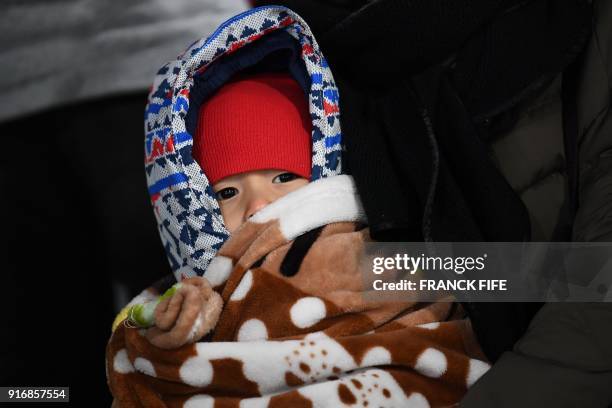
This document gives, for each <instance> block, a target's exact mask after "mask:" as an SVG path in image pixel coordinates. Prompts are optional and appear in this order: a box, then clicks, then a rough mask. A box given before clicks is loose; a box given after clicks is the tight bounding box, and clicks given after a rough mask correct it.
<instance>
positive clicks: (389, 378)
mask: <svg viewBox="0 0 612 408" xmlns="http://www.w3.org/2000/svg"><path fill="white" fill-rule="evenodd" d="M365 222H366V220H365V216H364V215H363V209H362V207H361V204H360V202H359V200H358V198H357V196H356V192H355V187H354V184H353V181H352V179H351V177H350V176H334V177H329V178H326V179H321V180H317V181H315V182H312V183H310V184H309V185H307V186H305V187H303V188H301V189H299V190H296V191H294V192H292V193H289V194H288V195H286V196H285V197H283V198H281V199H279V200H277V201H275V202H274V203H272V204H270V205H269V206H267V207H266V208H264V209H263V210H262V211H260V212H259V213H257V214H256V215H255V216H253V217H252V218H251V219H250V220H249V221H248V222H247V223H245V224H244V225H243V226H242V227H241V228H240V229H239V230H238V231H236V232H235V234H234V235H233V236H232V237H231V238H230V239H229V240H228V241H227V242H226V243H225V244H224V246H223V247H222V248H221V249H220V251H219V253H218V254H217V256H216V257H215V258H213V260H212V262H211V263H210V265H209V267H208V268H207V270H206V272H205V274H204V278H206V279H207V280H208V281H209V282H210V284H211V286H212V288H213V290H214V291H215V292H217V293H219V294H220V295H221V297H222V299H223V304H224V306H223V310H222V311H221V314H220V316H219V318H218V323H217V325H216V327H215V328H214V330H213V331H212V333H211V334H210V335H208V336H206V337H205V338H204V339H201V340H200V341H198V342H196V343H193V344H187V345H185V346H183V347H180V348H177V349H174V350H163V349H160V348H158V347H156V346H154V345H153V344H151V342H150V341H149V339H148V336H147V330H152V329H146V330H145V329H138V328H133V327H128V326H126V325H124V324H121V325H119V327H118V328H117V330H116V331H115V332H114V333H113V335H112V337H111V340H110V341H109V344H108V348H107V372H108V380H109V385H110V388H111V391H112V393H113V395H114V397H115V402H116V405H118V406H121V407H141V406H146V407H213V406H214V407H342V406H361V407H368V406H369V407H378V406H385V407H429V406H432V407H435V406H438V407H441V406H452V405H454V404H456V403H458V401H459V400H460V398H461V397H462V395H463V394H464V393H465V391H466V390H467V388H468V387H469V386H470V385H471V384H473V383H474V382H475V381H476V380H477V379H478V378H479V377H480V376H481V375H482V374H484V372H485V371H486V370H487V369H488V367H489V365H488V364H487V363H486V362H485V361H483V360H484V358H483V357H482V354H481V353H480V351H479V349H478V346H477V344H476V342H475V341H474V338H473V336H472V332H471V328H470V324H469V321H468V320H466V319H464V314H463V311H462V309H461V307H460V306H459V305H458V304H456V303H453V302H440V303H434V304H418V303H414V302H399V301H395V302H388V301H387V302H385V301H369V300H368V301H366V300H365V298H364V296H363V294H364V292H365V291H366V290H367V286H366V283H365V282H366V280H364V279H363V276H362V271H361V269H360V262H361V256H362V252H363V248H364V244H365V243H367V242H368V241H369V234H368V229H367V228H365V227H364V225H365V224H364V223H365ZM200 323H201V322H200Z"/></svg>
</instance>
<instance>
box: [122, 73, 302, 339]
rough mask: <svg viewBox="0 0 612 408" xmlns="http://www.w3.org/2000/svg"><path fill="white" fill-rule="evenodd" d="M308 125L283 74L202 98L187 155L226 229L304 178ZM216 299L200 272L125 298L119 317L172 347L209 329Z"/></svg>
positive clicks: (237, 81) (296, 91) (250, 79)
mask: <svg viewBox="0 0 612 408" xmlns="http://www.w3.org/2000/svg"><path fill="white" fill-rule="evenodd" d="M311 131H312V124H311V121H310V119H309V112H308V104H307V100H306V97H305V95H304V91H303V90H302V89H301V88H300V86H299V84H298V83H297V82H296V81H295V80H294V79H293V78H292V77H291V76H290V75H289V74H287V73H263V74H254V75H248V76H238V78H234V79H232V80H231V81H229V82H228V83H226V84H224V85H223V86H222V87H221V88H220V89H219V90H218V91H217V92H216V93H215V94H214V95H213V96H211V97H210V98H209V99H207V100H206V101H205V102H204V103H203V104H202V106H201V108H200V110H199V115H198V125H197V128H196V132H195V134H194V142H193V149H192V156H193V158H194V160H195V161H196V162H197V163H198V164H199V165H200V167H201V168H202V171H203V172H204V173H205V174H206V177H207V178H208V181H209V183H210V184H211V185H212V188H213V191H214V193H215V197H216V200H217V202H218V204H219V207H220V210H221V214H222V216H223V220H224V223H225V227H226V228H227V230H228V232H229V233H230V234H232V233H234V232H235V231H236V230H238V228H239V227H240V226H241V225H242V224H244V222H246V221H247V220H248V219H249V218H250V217H252V216H253V215H254V214H255V213H257V212H258V211H259V210H261V209H262V208H264V207H265V206H267V205H268V204H270V203H272V202H274V201H276V200H277V199H279V198H281V197H283V196H285V195H286V194H288V193H290V192H292V191H294V190H296V189H298V188H300V187H302V186H304V185H306V184H308V183H309V179H310V173H311V150H312V149H311V142H310V139H311ZM222 304H223V302H222V301H221V298H220V296H219V295H218V294H217V293H216V292H214V291H213V290H212V288H211V286H210V284H209V283H208V281H207V280H206V279H204V278H200V277H192V278H189V279H186V280H183V281H182V282H180V283H179V284H177V285H175V286H173V287H172V288H171V289H170V290H169V291H168V292H167V293H166V294H165V295H164V296H162V297H161V298H160V299H159V300H158V301H156V302H148V303H147V304H145V305H140V304H138V305H136V306H135V307H134V306H133V305H131V306H130V307H131V310H130V309H129V308H127V309H125V312H124V313H122V314H121V315H120V318H124V317H127V316H128V315H129V316H130V317H131V322H132V324H136V325H139V326H143V327H148V326H152V327H151V328H149V329H148V330H147V337H148V338H149V340H150V341H151V343H153V344H154V345H156V346H157V347H161V348H166V349H174V348H178V347H180V346H182V345H184V344H186V343H188V342H195V341H197V340H199V339H200V338H201V337H202V336H203V335H205V334H206V333H208V332H209V331H210V330H211V329H212V328H213V327H214V326H215V325H216V323H217V320H218V317H219V314H220V312H221V308H222ZM143 306H146V307H145V308H144V309H143ZM154 306H155V308H154V309H153V307H154ZM197 319H200V320H199V323H198V325H197V327H196V326H194V323H195V322H196V320H197Z"/></svg>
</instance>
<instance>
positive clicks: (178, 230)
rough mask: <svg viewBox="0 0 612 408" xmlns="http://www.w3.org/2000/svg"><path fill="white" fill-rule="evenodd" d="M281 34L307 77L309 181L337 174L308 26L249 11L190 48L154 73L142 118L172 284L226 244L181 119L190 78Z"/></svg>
mask: <svg viewBox="0 0 612 408" xmlns="http://www.w3.org/2000/svg"><path fill="white" fill-rule="evenodd" d="M276 30H286V31H287V32H288V33H289V34H290V35H291V36H292V37H293V38H295V39H296V41H298V42H299V44H300V45H301V50H302V51H301V58H302V60H303V61H304V63H305V67H306V70H307V72H308V75H309V76H310V82H311V86H310V90H309V95H308V100H309V109H310V114H311V117H312V124H313V130H312V180H316V179H319V178H321V177H327V176H333V175H337V174H340V171H341V167H340V166H341V163H340V156H341V144H340V143H341V134H340V122H339V112H338V90H337V88H336V85H335V83H334V80H333V77H332V74H331V72H330V70H329V67H328V65H327V63H326V61H325V59H324V58H323V55H322V54H321V52H320V51H319V47H318V45H317V42H316V41H315V39H314V38H313V36H312V33H311V32H310V29H309V28H308V25H307V24H306V23H305V22H304V21H303V20H302V18H300V17H299V16H298V15H297V14H295V13H294V12H292V11H291V10H289V9H287V8H285V7H280V6H265V7H259V8H255V9H252V10H249V11H247V12H245V13H242V14H240V15H238V16H235V17H233V18H231V19H230V20H228V21H226V22H225V23H223V24H222V25H221V26H220V27H219V28H217V30H216V31H215V32H214V33H213V34H212V35H211V36H209V37H208V38H204V39H201V40H199V41H196V42H195V43H194V44H192V45H191V46H190V47H189V48H188V49H187V50H186V51H185V52H184V53H183V54H182V55H180V56H179V57H178V58H177V59H176V60H174V61H171V62H169V63H167V64H166V65H164V66H163V67H162V68H161V69H160V70H159V71H158V73H157V76H156V77H155V81H154V84H153V87H152V91H151V93H150V94H149V101H148V104H147V108H146V112H145V134H146V135H145V169H146V175H147V184H148V188H149V193H150V195H151V201H152V203H153V208H154V211H155V217H156V220H157V223H158V227H159V233H160V235H161V239H162V242H163V245H164V248H165V250H166V254H167V256H168V259H169V261H170V265H171V267H172V270H173V271H174V274H175V276H176V278H177V280H179V281H180V280H181V278H183V277H186V276H190V275H193V274H194V273H195V274H198V275H202V274H203V273H204V271H205V270H206V267H207V266H208V264H209V263H210V261H211V259H212V258H213V256H214V255H215V254H216V252H217V251H218V250H219V248H220V247H221V245H222V244H223V243H224V242H225V240H226V239H227V238H228V236H229V234H228V232H227V230H226V228H225V226H224V224H223V218H222V216H221V212H220V210H219V204H218V203H217V200H216V199H215V195H214V193H213V190H212V187H211V185H210V184H209V182H208V179H207V178H206V176H205V174H204V173H203V172H202V169H201V168H200V166H199V165H198V163H197V162H195V161H194V160H193V158H192V156H191V148H192V145H193V139H192V136H191V135H190V134H189V133H188V132H187V130H186V125H185V117H186V115H187V111H188V108H189V94H190V91H191V88H192V86H193V84H194V76H197V75H198V74H201V73H202V72H203V71H204V70H206V67H207V66H208V65H209V64H211V63H213V62H214V61H215V60H216V59H217V58H219V57H220V56H223V55H227V54H230V53H233V52H234V51H236V50H237V49H239V48H241V47H243V46H245V45H247V44H249V43H251V42H253V41H256V40H258V39H260V38H261V37H263V36H265V35H266V34H268V33H270V32H273V31H276Z"/></svg>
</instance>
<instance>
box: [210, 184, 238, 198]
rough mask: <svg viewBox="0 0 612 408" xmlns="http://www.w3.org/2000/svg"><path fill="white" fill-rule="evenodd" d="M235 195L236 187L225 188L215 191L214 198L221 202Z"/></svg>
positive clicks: (236, 192)
mask: <svg viewBox="0 0 612 408" xmlns="http://www.w3.org/2000/svg"><path fill="white" fill-rule="evenodd" d="M236 194H238V189H237V188H236V187H226V188H224V189H221V190H219V191H217V192H216V193H215V196H216V198H217V200H218V201H223V200H227V199H229V198H232V197H233V196H235V195H236Z"/></svg>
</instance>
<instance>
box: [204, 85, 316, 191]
mask: <svg viewBox="0 0 612 408" xmlns="http://www.w3.org/2000/svg"><path fill="white" fill-rule="evenodd" d="M311 129H312V123H311V121H310V114H309V112H308V103H307V99H306V95H304V91H303V90H302V89H301V88H300V86H299V85H298V83H297V82H296V81H295V80H294V79H293V78H291V77H290V76H289V75H286V74H258V75H253V76H249V77H241V78H239V79H236V80H232V81H230V82H228V83H227V84H225V85H224V86H222V87H221V88H220V89H219V90H218V91H217V92H216V93H215V94H214V95H213V96H212V97H211V98H210V99H209V100H207V101H206V102H205V103H204V104H203V105H202V107H201V108H200V112H199V117H198V126H197V129H196V134H195V136H194V141H193V158H194V159H195V160H196V161H197V162H198V164H200V167H202V169H203V171H204V173H205V174H206V177H207V178H208V180H209V181H210V183H211V184H215V183H216V182H217V181H219V180H221V179H223V178H225V177H229V176H233V175H235V174H239V173H245V172H248V171H254V170H265V169H278V170H285V171H288V172H291V173H295V174H297V175H299V176H302V177H305V178H307V179H310V171H311V160H312V158H311V156H312V146H311V135H310V133H311Z"/></svg>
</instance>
